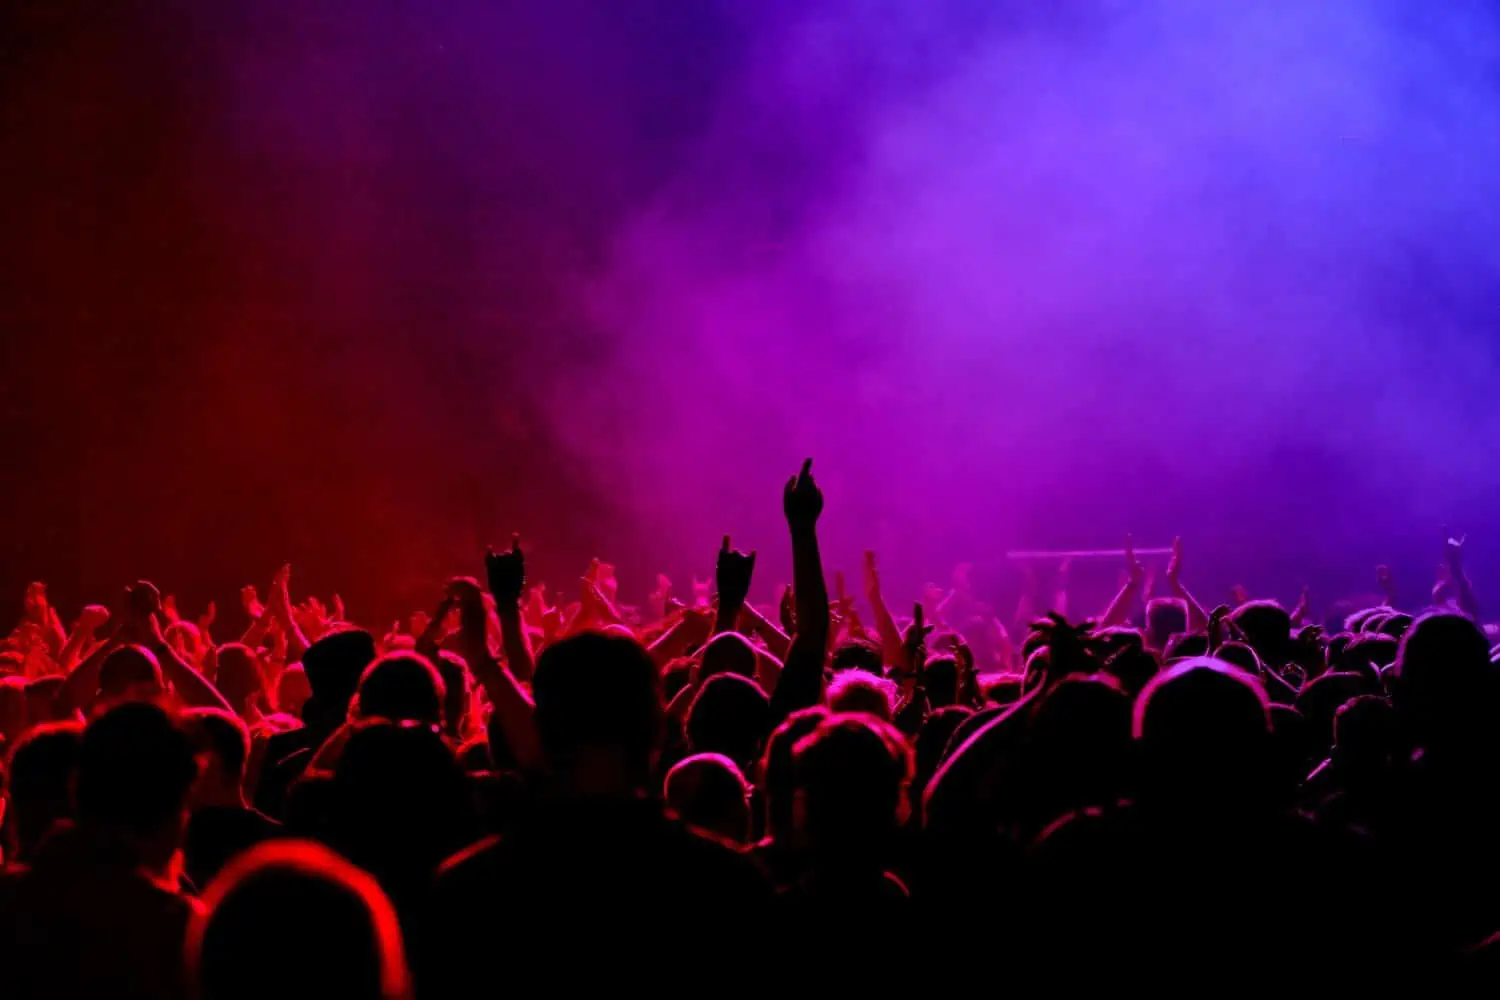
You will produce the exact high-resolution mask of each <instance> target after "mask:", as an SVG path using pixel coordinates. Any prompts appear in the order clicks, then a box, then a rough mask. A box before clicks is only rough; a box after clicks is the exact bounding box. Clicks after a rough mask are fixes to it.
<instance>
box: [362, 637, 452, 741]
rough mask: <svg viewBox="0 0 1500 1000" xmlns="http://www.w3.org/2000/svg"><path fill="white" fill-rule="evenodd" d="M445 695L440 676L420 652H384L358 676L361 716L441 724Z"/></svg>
mask: <svg viewBox="0 0 1500 1000" xmlns="http://www.w3.org/2000/svg"><path fill="white" fill-rule="evenodd" d="M446 698H447V690H446V689H445V688H444V686H443V678H442V677H441V676H440V675H439V674H438V672H437V668H436V667H434V666H433V665H432V661H430V660H428V659H427V657H425V656H423V655H422V654H421V653H406V652H398V653H386V654H385V655H384V656H382V657H380V658H379V659H378V660H376V661H375V662H374V663H372V664H370V665H369V666H368V667H366V668H365V672H364V675H363V676H362V677H360V679H359V702H358V705H359V715H360V717H361V718H366V719H374V718H379V719H390V720H391V721H392V722H422V723H427V724H428V725H434V726H436V725H441V724H442V721H443V702H444V700H445V699H446Z"/></svg>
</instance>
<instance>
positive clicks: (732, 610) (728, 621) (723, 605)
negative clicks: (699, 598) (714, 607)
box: [709, 593, 745, 636]
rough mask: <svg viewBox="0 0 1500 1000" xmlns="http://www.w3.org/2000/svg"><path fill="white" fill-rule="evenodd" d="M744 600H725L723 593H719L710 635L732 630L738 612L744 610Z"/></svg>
mask: <svg viewBox="0 0 1500 1000" xmlns="http://www.w3.org/2000/svg"><path fill="white" fill-rule="evenodd" d="M744 608H745V602H744V600H743V599H740V600H727V601H726V600H725V599H724V595H723V594H722V593H721V594H720V595H719V610H718V611H717V612H716V613H715V614H714V624H713V630H712V631H711V632H710V633H709V635H710V636H715V635H719V634H721V633H724V632H733V631H734V629H735V625H736V624H737V623H738V622H739V620H740V612H741V611H742V610H744Z"/></svg>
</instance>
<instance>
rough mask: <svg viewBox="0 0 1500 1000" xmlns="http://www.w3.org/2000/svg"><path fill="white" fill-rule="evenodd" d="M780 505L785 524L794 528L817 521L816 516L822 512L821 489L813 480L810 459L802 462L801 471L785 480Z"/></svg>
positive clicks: (803, 527) (812, 524) (809, 526)
mask: <svg viewBox="0 0 1500 1000" xmlns="http://www.w3.org/2000/svg"><path fill="white" fill-rule="evenodd" d="M781 506H782V509H783V510H784V511H785V512H786V520H787V524H789V525H790V526H791V527H792V528H794V529H795V528H802V529H807V528H811V527H813V526H814V525H816V524H817V523H818V516H819V515H820V514H822V513H823V491H822V490H820V489H818V484H817V483H815V482H813V477H812V459H810V458H809V459H808V460H807V461H805V462H803V463H802V471H801V472H799V473H797V475H795V476H793V477H792V478H791V479H788V480H787V482H786V489H785V490H784V491H783V492H782V498H781Z"/></svg>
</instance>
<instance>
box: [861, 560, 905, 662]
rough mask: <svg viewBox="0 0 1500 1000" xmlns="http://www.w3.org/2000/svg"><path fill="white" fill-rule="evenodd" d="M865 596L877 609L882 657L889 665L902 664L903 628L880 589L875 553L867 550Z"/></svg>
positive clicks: (876, 621) (876, 625) (878, 568)
mask: <svg viewBox="0 0 1500 1000" xmlns="http://www.w3.org/2000/svg"><path fill="white" fill-rule="evenodd" d="M865 596H866V597H867V598H869V600H870V607H872V608H874V609H875V634H876V635H877V636H879V637H880V658H881V660H882V661H884V663H885V665H886V666H888V667H892V668H894V667H899V666H900V665H901V630H900V629H899V628H897V627H896V619H895V618H893V617H891V609H890V608H888V607H886V603H885V595H884V593H883V592H882V591H881V589H880V567H879V566H878V565H876V562H875V553H873V552H870V551H868V550H867V551H866V552H865Z"/></svg>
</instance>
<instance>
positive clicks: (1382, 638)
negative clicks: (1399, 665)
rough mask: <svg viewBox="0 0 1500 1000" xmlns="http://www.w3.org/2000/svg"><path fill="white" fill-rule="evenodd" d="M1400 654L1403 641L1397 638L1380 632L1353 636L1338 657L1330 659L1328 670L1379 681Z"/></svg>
mask: <svg viewBox="0 0 1500 1000" xmlns="http://www.w3.org/2000/svg"><path fill="white" fill-rule="evenodd" d="M1400 652H1401V640H1400V639H1398V638H1396V637H1395V636H1392V635H1385V634H1383V633H1378V632H1373V633H1371V632H1367V633H1363V634H1360V635H1353V636H1350V637H1349V640H1348V641H1347V642H1345V643H1344V645H1343V648H1342V649H1340V650H1339V652H1338V655H1337V656H1336V657H1330V659H1329V664H1328V669H1329V670H1330V671H1331V672H1334V673H1337V672H1340V671H1348V672H1351V673H1357V674H1364V675H1366V676H1369V677H1374V678H1375V679H1376V680H1377V681H1378V680H1379V678H1380V672H1381V671H1382V670H1384V669H1385V668H1386V667H1388V666H1390V665H1391V664H1392V663H1395V662H1396V655H1397V654H1398V653H1400Z"/></svg>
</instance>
